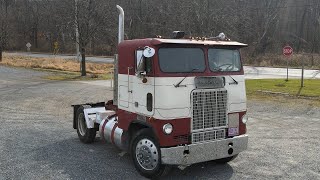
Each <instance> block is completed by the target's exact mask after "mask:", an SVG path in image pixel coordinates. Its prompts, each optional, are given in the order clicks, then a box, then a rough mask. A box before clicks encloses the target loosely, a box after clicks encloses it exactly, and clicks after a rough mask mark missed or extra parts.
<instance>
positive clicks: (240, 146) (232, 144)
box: [161, 135, 248, 166]
mask: <svg viewBox="0 0 320 180" xmlns="http://www.w3.org/2000/svg"><path fill="white" fill-rule="evenodd" d="M247 145H248V135H241V136H237V137H234V138H229V139H223V140H218V141H212V142H204V143H197V144H190V145H185V146H177V147H171V148H161V161H162V163H163V164H170V165H186V166H187V165H191V164H195V163H200V162H206V161H212V160H216V159H222V158H226V157H230V156H234V155H237V154H239V153H240V152H242V151H244V150H246V149H247ZM230 148H232V149H233V152H232V154H229V153H228V151H229V149H230Z"/></svg>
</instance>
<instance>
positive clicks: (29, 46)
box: [26, 42, 32, 52]
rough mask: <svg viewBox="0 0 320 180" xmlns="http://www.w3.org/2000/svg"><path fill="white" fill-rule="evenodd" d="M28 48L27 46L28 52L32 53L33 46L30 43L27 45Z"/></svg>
mask: <svg viewBox="0 0 320 180" xmlns="http://www.w3.org/2000/svg"><path fill="white" fill-rule="evenodd" d="M26 46H27V51H28V52H30V48H31V46H32V45H31V44H30V43H29V42H28V43H27V44H26Z"/></svg>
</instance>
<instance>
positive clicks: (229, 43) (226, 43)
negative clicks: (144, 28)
mask: <svg viewBox="0 0 320 180" xmlns="http://www.w3.org/2000/svg"><path fill="white" fill-rule="evenodd" d="M120 44H122V45H133V44H145V45H154V46H157V45H160V44H186V45H192V44H194V45H208V46H238V47H247V46H248V45H247V44H244V43H240V42H236V41H219V40H196V39H161V38H146V39H134V40H125V41H123V42H122V43H120Z"/></svg>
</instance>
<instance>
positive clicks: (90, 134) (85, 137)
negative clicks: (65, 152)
mask: <svg viewBox="0 0 320 180" xmlns="http://www.w3.org/2000/svg"><path fill="white" fill-rule="evenodd" d="M83 109H84V107H83V106H81V107H80V108H79V109H78V111H77V119H76V120H77V122H76V123H77V124H76V125H77V133H78V137H79V139H80V141H81V142H83V143H86V144H89V143H93V142H94V139H95V138H96V135H97V131H96V130H95V129H89V128H87V124H86V120H85V117H84V112H83Z"/></svg>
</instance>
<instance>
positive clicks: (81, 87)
mask: <svg viewBox="0 0 320 180" xmlns="http://www.w3.org/2000/svg"><path fill="white" fill-rule="evenodd" d="M45 74H46V72H38V71H32V70H25V69H14V68H7V67H2V66H0V102H1V104H0V114H1V115H0V139H1V141H0V179H142V177H141V176H140V175H139V174H138V173H137V172H136V170H135V168H134V165H133V164H132V162H131V158H130V157H129V156H128V155H124V156H121V152H120V151H119V150H118V149H116V148H115V147H113V146H112V145H108V144H104V143H102V142H101V141H100V140H99V138H97V140H96V142H95V143H94V144H91V145H87V144H82V143H80V141H79V140H78V138H77V134H76V131H75V130H73V129H72V109H71V107H70V106H71V104H76V103H84V102H98V101H101V100H102V101H105V100H107V99H109V98H111V97H112V91H111V89H110V88H109V87H107V86H105V85H103V84H101V82H98V83H94V82H90V83H84V82H78V81H48V80H44V79H42V78H41V76H43V75H45ZM298 102H299V103H297V102H295V101H291V100H288V101H283V102H276V103H275V102H270V101H258V100H250V101H249V102H248V113H249V116H250V121H249V123H248V127H247V128H248V134H249V136H250V139H249V148H248V150H247V151H245V152H243V153H242V154H240V155H239V157H238V158H237V159H235V160H234V161H233V162H231V163H229V164H226V165H217V164H215V163H213V162H207V163H200V164H196V165H193V166H191V167H188V168H187V169H185V170H184V171H180V170H178V169H174V170H173V171H172V172H171V173H170V174H169V176H168V177H166V178H167V179H320V156H319V152H320V140H319V139H320V125H319V124H320V118H319V117H320V109H319V108H318V107H313V106H311V105H309V104H308V101H304V100H303V101H298Z"/></svg>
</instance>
